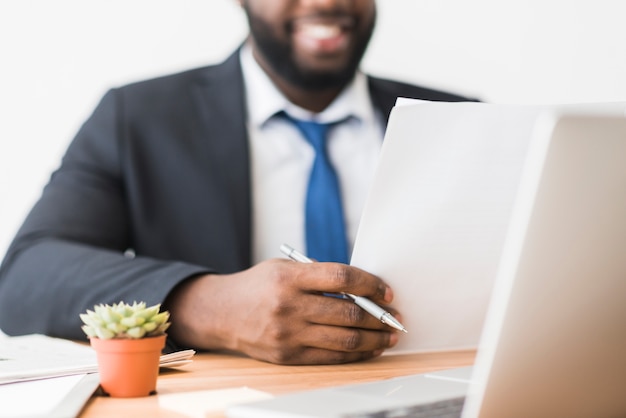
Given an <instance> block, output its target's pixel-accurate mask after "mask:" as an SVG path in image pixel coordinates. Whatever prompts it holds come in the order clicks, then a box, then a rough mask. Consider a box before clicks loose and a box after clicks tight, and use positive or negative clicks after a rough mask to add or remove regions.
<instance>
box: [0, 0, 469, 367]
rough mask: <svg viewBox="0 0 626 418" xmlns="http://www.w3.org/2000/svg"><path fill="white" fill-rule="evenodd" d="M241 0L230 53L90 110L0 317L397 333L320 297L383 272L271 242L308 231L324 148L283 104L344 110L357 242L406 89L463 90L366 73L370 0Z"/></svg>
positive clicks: (262, 349)
mask: <svg viewBox="0 0 626 418" xmlns="http://www.w3.org/2000/svg"><path fill="white" fill-rule="evenodd" d="M241 4H242V7H243V8H244V10H245V12H246V16H247V17H248V21H249V24H250V32H251V35H250V37H249V38H248V40H247V41H246V43H245V44H244V46H243V47H242V48H240V49H239V50H237V51H236V52H235V53H234V54H233V55H232V56H231V57H229V58H228V59H227V60H226V61H225V62H224V63H222V64H219V65H216V66H211V67H206V68H200V69H195V70H191V71H187V72H184V73H180V74H175V75H170V76H166V77H162V78H158V79H154V80H148V81H144V82H139V83H135V84H132V85H128V86H125V87H122V88H118V89H113V90H111V91H110V92H108V93H107V94H106V95H105V96H104V98H103V99H102V101H101V102H100V104H99V105H98V106H97V108H96V109H95V111H94V113H93V114H92V116H91V117H90V118H89V119H88V120H87V121H86V123H85V124H84V125H83V126H82V128H81V129H80V131H79V132H78V134H77V135H76V137H75V139H74V141H73V142H72V143H71V145H70V147H69V148H68V150H67V153H66V155H65V156H64V158H63V162H62V165H61V167H60V168H59V169H58V170H57V171H56V172H55V173H54V174H53V176H52V178H51V180H50V182H49V184H48V185H47V186H46V188H45V190H44V192H43V195H42V197H41V199H40V200H39V202H37V204H36V205H35V207H34V208H33V209H32V211H31V213H30V214H29V216H28V217H27V219H26V221H25V222H24V225H23V226H22V228H21V229H20V230H19V232H18V234H17V236H16V238H15V240H14V242H13V243H12V245H11V246H10V248H9V251H8V253H7V255H6V257H5V260H4V263H3V265H2V268H1V270H0V328H1V329H2V330H3V331H4V332H6V333H8V334H25V333H34V332H36V333H44V334H48V335H53V336H60V337H66V338H72V339H80V338H84V336H83V335H82V331H81V329H80V320H79V316H78V314H79V313H80V312H83V311H84V310H85V309H88V308H92V307H93V306H94V305H95V304H99V303H115V302H119V301H122V300H123V301H127V302H132V301H134V300H137V301H139V300H142V301H145V302H146V303H148V304H154V303H162V304H163V307H164V308H167V309H168V310H169V311H170V313H171V320H172V326H171V328H170V331H169V337H170V338H169V344H170V345H171V346H176V345H178V346H190V347H195V348H197V349H208V350H212V349H213V350H232V351H237V352H241V353H244V354H247V355H249V356H252V357H254V358H258V359H261V360H265V361H271V362H276V363H285V364H296V363H298V364H307V363H340V362H348V361H357V360H363V359H368V358H372V357H374V356H377V355H380V354H381V353H382V352H383V351H384V350H385V349H386V348H388V347H391V346H393V345H394V344H395V343H396V342H397V339H398V335H397V334H396V332H394V330H392V329H391V328H389V327H387V326H386V325H384V324H382V323H381V322H380V321H378V320H376V319H375V318H373V317H371V316H370V315H367V314H365V313H364V312H363V311H362V310H361V309H360V308H359V307H357V306H356V305H354V304H353V303H350V302H349V301H346V300H343V299H339V298H331V297H327V296H323V295H322V293H325V292H331V293H337V292H349V293H353V294H358V295H363V296H366V297H369V298H370V299H372V300H373V301H374V302H376V303H378V304H381V305H385V306H388V305H389V304H390V303H391V302H392V299H393V292H392V290H391V289H390V288H389V287H388V286H387V285H385V283H384V281H383V280H382V279H380V278H378V277H375V276H373V275H371V274H368V273H367V272H364V271H361V270H359V269H357V268H354V267H350V266H349V265H347V264H344V263H337V262H320V263H314V264H299V263H295V262H292V261H289V260H286V259H285V258H284V257H283V258H281V257H279V254H277V250H278V244H277V243H278V242H279V241H284V242H288V243H290V244H293V245H299V246H304V245H305V244H304V242H305V237H304V235H306V232H305V231H304V228H303V223H304V216H305V215H303V214H302V210H303V207H304V203H303V200H304V195H305V189H306V187H307V186H306V185H307V178H306V177H307V176H308V172H309V170H310V166H311V164H312V160H313V158H314V157H313V151H312V150H311V149H310V146H309V145H308V143H307V142H306V141H303V140H302V138H301V137H300V133H299V132H298V130H297V129H295V127H294V125H293V124H292V123H291V121H290V120H289V118H290V117H299V118H304V119H310V120H316V121H323V122H329V123H330V124H332V125H339V121H347V122H346V123H343V122H342V123H341V125H340V126H337V128H336V129H334V128H333V131H332V135H331V137H330V138H329V139H328V141H329V145H328V148H329V153H330V158H331V160H332V161H333V162H334V164H335V166H336V171H337V174H338V176H339V183H340V185H341V194H342V199H343V200H344V212H345V228H346V231H345V234H347V235H346V241H347V246H348V250H349V248H350V247H351V245H352V243H353V241H354V235H355V233H356V225H357V224H358V217H359V213H360V210H361V207H362V204H363V202H364V196H365V194H366V192H367V187H368V179H369V178H371V176H372V175H373V169H374V166H375V162H376V156H377V151H378V149H379V147H380V143H381V141H382V134H383V132H384V128H385V125H386V122H387V118H388V116H389V112H390V110H391V107H392V106H393V104H394V102H395V100H396V98H397V97H398V96H404V97H414V98H420V99H426V100H447V101H457V100H464V99H463V98H462V97H459V96H455V95H452V94H447V93H444V92H439V91H434V90H430V89H425V88H420V87H415V86H409V85H406V84H401V83H395V82H391V81H385V80H380V79H376V78H372V77H368V76H365V75H364V74H363V73H361V72H360V71H358V65H359V62H360V60H361V57H362V55H363V53H364V51H365V49H366V47H367V44H368V42H369V39H370V36H371V34H372V30H373V28H374V22H375V15H376V8H375V2H374V0H361V1H351V0H345V1H341V0H335V1H331V0H324V1H322V0H316V1H288V0H248V1H245V0H242V1H241ZM286 114H288V115H290V116H289V117H285V115H286ZM330 144H332V145H330ZM322 232H323V233H326V232H327V231H322ZM320 261H325V260H320ZM388 309H389V311H390V312H392V313H394V314H397V315H399V313H398V312H396V311H395V310H393V308H391V307H388Z"/></svg>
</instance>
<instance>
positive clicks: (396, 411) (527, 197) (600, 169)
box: [227, 115, 626, 418]
mask: <svg viewBox="0 0 626 418" xmlns="http://www.w3.org/2000/svg"><path fill="white" fill-rule="evenodd" d="M542 126H543V128H542V129H538V130H537V131H536V137H535V138H534V140H533V144H532V146H531V148H530V151H529V158H528V161H527V163H526V166H525V169H524V170H525V172H524V176H523V179H522V182H521V184H520V188H519V192H518V196H517V199H516V202H515V207H514V211H513V215H512V220H511V223H510V228H509V231H508V234H507V239H506V243H505V246H504V250H503V253H502V259H501V262H500V267H499V269H498V274H497V278H496V282H495V286H494V289H493V293H492V298H491V302H490V306H489V309H488V314H487V319H486V321H485V324H484V328H483V332H482V335H481V339H480V345H479V350H478V356H477V360H476V363H475V365H474V367H473V368H465V369H452V370H447V371H443V372H436V373H431V374H420V375H414V376H405V377H399V378H394V379H388V380H384V381H378V382H371V383H363V384H354V385H348V386H342V387H334V388H327V389H320V390H312V391H305V392H299V393H294V394H288V395H282V396H279V397H277V398H274V399H271V400H267V401H261V402H254V403H249V404H242V405H237V406H234V407H232V408H230V409H229V410H228V411H227V415H228V417H231V418H248V417H272V418H281V417H282V418H285V417H294V418H296V417H300V418H303V417H405V416H406V417H421V416H424V417H429V416H447V417H459V416H462V417H463V418H485V417H534V418H537V417H539V418H541V417H569V418H576V417H617V416H626V397H625V396H624V393H625V391H626V384H625V383H624V382H626V356H625V355H624V353H626V303H625V300H624V298H625V297H624V295H626V258H625V257H624V254H623V253H624V249H626V164H624V156H626V119H624V118H623V117H606V116H597V115H596V116H590V115H588V116H584V115H577V116H574V115H563V116H558V115H555V116H554V117H553V118H550V119H549V120H544V124H543V125H542ZM424 405H426V406H424ZM448 405H451V407H449V409H448V412H446V414H447V415H446V414H444V415H436V414H435V413H429V412H426V413H423V414H422V413H421V412H419V411H420V410H421V409H424V408H426V409H428V408H431V409H433V408H434V409H437V408H439V409H440V411H441V410H442V409H444V408H448ZM455 411H456V412H455ZM461 411H462V412H461Z"/></svg>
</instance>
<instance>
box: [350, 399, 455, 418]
mask: <svg viewBox="0 0 626 418" xmlns="http://www.w3.org/2000/svg"><path fill="white" fill-rule="evenodd" d="M464 402H465V397H460V398H452V399H446V400H443V401H438V402H432V403H427V404H421V405H415V406H405V407H400V408H397V409H396V408H394V409H388V410H382V411H376V412H369V413H359V414H348V415H345V418H460V417H461V411H462V410H463V403H464Z"/></svg>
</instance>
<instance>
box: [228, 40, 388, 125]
mask: <svg viewBox="0 0 626 418" xmlns="http://www.w3.org/2000/svg"><path fill="white" fill-rule="evenodd" d="M240 54H241V67H242V71H243V78H244V83H245V91H246V93H245V94H246V103H247V111H248V123H250V124H251V126H254V127H262V126H263V124H265V122H267V121H268V120H269V119H270V118H271V117H272V116H274V115H275V114H276V113H278V112H280V111H286V112H287V113H289V114H290V115H292V116H294V117H297V118H301V119H306V120H311V119H315V120H316V121H319V122H334V121H338V120H341V119H345V118H347V117H350V116H352V117H353V118H356V119H358V120H361V121H362V122H370V121H372V120H374V114H375V112H374V108H373V107H372V101H371V100H370V95H369V89H368V87H367V77H366V76H365V74H363V73H362V72H361V71H357V73H356V75H355V77H354V78H353V80H352V81H351V82H350V84H348V86H346V88H345V89H344V90H343V91H342V92H341V93H340V95H339V96H337V98H336V99H335V100H334V101H333V102H332V103H331V104H330V105H329V106H328V107H327V108H326V109H324V110H323V111H322V112H320V113H317V114H315V113H312V112H310V111H308V110H306V109H303V108H301V107H299V106H296V105H295V104H293V103H291V102H290V101H289V100H287V98H286V97H285V96H283V94H282V93H281V92H280V91H279V90H278V88H276V86H275V85H274V83H273V82H272V81H271V79H270V78H269V77H268V75H267V74H266V73H265V71H263V69H262V68H261V66H260V65H259V64H258V63H257V62H256V60H255V59H254V56H253V55H252V48H251V47H250V45H249V44H247V43H246V44H244V45H243V47H242V48H241V51H240Z"/></svg>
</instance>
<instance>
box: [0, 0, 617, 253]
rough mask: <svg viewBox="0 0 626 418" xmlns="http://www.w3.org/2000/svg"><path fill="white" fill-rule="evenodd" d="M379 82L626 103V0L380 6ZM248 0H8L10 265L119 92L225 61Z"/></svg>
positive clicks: (2, 97)
mask: <svg viewBox="0 0 626 418" xmlns="http://www.w3.org/2000/svg"><path fill="white" fill-rule="evenodd" d="M378 8H379V21H378V27H377V31H376V33H375V36H374V39H373V41H372V44H371V46H370V49H369V50H368V52H367V55H366V57H365V60H364V63H363V67H364V69H366V70H367V71H368V72H370V73H372V74H375V75H379V76H387V77H393V78H397V79H400V80H405V81H410V82H414V83H420V84H425V85H428V86H431V87H436V88H443V89H447V90H451V91H455V92H458V93H462V94H467V95H471V96H474V97H478V98H480V99H482V100H485V101H490V102H498V103H542V104H545V103H572V102H595V101H622V100H623V101H626V48H625V42H626V25H625V24H624V23H623V21H624V16H626V1H624V0H379V1H378ZM246 32H247V28H246V23H245V19H244V16H243V13H242V12H241V10H240V9H239V7H238V6H237V5H236V2H235V0H176V1H165V0H54V1H50V0H0V60H1V63H0V258H1V257H2V255H3V254H4V252H5V250H6V247H7V246H8V245H9V242H10V240H11V239H12V237H13V235H14V234H15V232H16V230H17V228H18V227H19V225H20V224H21V222H22V220H23V218H24V216H25V215H26V213H27V211H28V210H29V208H30V207H31V205H32V204H33V203H34V201H35V200H36V199H37V198H38V196H39V194H40V192H41V189H42V187H43V186H44V185H45V183H46V182H47V180H48V178H49V175H50V172H51V171H52V170H54V169H55V168H56V167H57V166H58V164H59V160H60V158H61V156H62V154H63V152H64V150H65V148H66V147H67V145H68V143H69V141H70V140H71V139H72V137H73V135H74V133H75V132H76V130H77V129H78V127H79V126H80V124H81V123H82V122H83V121H84V119H85V118H86V117H87V116H88V115H89V114H90V113H91V111H92V110H93V107H94V106H95V105H96V103H97V101H98V100H99V99H100V97H101V96H102V94H103V93H104V92H105V91H106V89H107V88H109V87H112V86H117V85H121V84H125V83H127V82H131V81H135V80H139V79H143V78H148V77H152V76H157V75H161V74H165V73H169V72H174V71H179V70H184V69H187V68H191V67H197V66H201V65H206V64H210V63H214V62H217V61H220V60H221V59H223V58H224V57H225V56H226V55H228V54H229V53H230V52H231V51H232V50H233V49H234V48H235V47H236V46H237V45H238V44H239V43H240V42H241V41H242V40H243V38H244V37H245V34H246Z"/></svg>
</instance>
